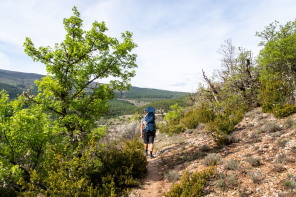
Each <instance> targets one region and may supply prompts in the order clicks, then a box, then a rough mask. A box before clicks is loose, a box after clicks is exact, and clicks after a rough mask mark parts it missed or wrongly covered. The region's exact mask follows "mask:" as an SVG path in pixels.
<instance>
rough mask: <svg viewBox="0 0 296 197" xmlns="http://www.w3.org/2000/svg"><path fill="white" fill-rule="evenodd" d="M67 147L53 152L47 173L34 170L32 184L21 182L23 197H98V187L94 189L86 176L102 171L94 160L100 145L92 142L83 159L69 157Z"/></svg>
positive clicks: (54, 149) (46, 169)
mask: <svg viewBox="0 0 296 197" xmlns="http://www.w3.org/2000/svg"><path fill="white" fill-rule="evenodd" d="M68 148H69V146H66V147H65V149H64V150H63V151H62V152H59V150H57V148H56V147H52V148H51V150H50V155H51V157H50V158H49V159H48V160H47V161H46V162H44V171H45V172H46V175H43V173H42V171H41V172H39V171H37V170H32V171H31V172H30V181H29V182H26V181H25V180H24V179H21V180H20V181H19V183H20V184H21V185H22V189H23V190H24V191H23V192H20V194H19V195H20V196H38V195H42V196H98V195H99V194H100V193H99V189H98V187H93V185H92V184H91V181H90V178H89V177H87V176H86V174H87V172H88V170H89V169H90V168H91V167H92V166H96V167H99V164H98V163H97V159H96V158H95V159H91V158H92V157H93V153H94V151H95V148H96V144H95V143H94V142H93V141H91V142H90V149H84V151H83V152H82V154H81V155H74V156H73V157H69V156H68V154H67V152H68V151H67V149H68Z"/></svg>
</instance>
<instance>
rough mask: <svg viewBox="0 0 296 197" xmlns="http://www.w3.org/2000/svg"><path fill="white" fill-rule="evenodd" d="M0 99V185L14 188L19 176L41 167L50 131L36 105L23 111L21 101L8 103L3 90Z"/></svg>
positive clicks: (45, 116) (43, 115) (20, 99)
mask: <svg viewBox="0 0 296 197" xmlns="http://www.w3.org/2000/svg"><path fill="white" fill-rule="evenodd" d="M0 96H1V98H0V136H1V138H0V164H1V165H0V183H1V186H3V185H7V187H11V186H12V187H17V186H16V182H17V181H18V179H19V178H20V177H22V176H23V177H25V178H26V176H27V175H28V174H29V171H30V169H38V168H40V167H41V166H42V163H43V161H44V160H45V155H46V148H47V146H48V143H49V142H50V140H51V139H52V136H53V135H52V132H53V129H52V128H51V127H50V123H51V121H50V120H49V119H48V116H47V115H46V114H45V113H43V111H42V109H41V108H40V107H39V106H38V105H30V108H23V107H24V103H23V102H22V98H19V99H17V100H14V101H9V98H8V95H7V94H6V93H5V92H4V91H2V92H0Z"/></svg>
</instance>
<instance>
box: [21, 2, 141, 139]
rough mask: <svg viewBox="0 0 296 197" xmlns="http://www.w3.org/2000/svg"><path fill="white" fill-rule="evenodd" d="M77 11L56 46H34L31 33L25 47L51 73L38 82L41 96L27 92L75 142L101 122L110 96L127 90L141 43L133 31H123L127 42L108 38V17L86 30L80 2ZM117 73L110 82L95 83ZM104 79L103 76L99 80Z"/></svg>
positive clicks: (67, 21) (66, 22) (66, 25)
mask: <svg viewBox="0 0 296 197" xmlns="http://www.w3.org/2000/svg"><path fill="white" fill-rule="evenodd" d="M73 13H74V15H73V16H71V17H70V18H68V19H64V27H65V30H66V32H67V34H66V38H65V40H64V41H63V42H61V43H60V44H55V47H54V48H53V49H52V48H51V47H49V46H48V47H39V48H38V49H37V48H35V46H34V44H33V42H32V41H31V39H30V38H26V41H25V43H24V47H25V52H26V53H27V54H28V55H29V56H30V57H32V59H33V60H34V61H38V62H41V63H43V64H45V65H46V70H47V73H48V74H47V76H46V77H44V78H43V79H42V80H41V81H36V84H37V86H38V89H39V94H38V95H37V96H31V95H29V93H25V94H24V95H25V97H26V98H27V99H28V100H29V101H31V102H33V103H36V104H38V105H40V106H42V107H43V109H46V110H48V111H49V112H50V113H51V114H52V115H53V116H55V117H57V118H56V121H55V124H56V125H57V126H58V127H61V128H64V129H63V130H62V133H64V134H65V135H67V136H68V137H69V140H70V142H71V143H72V144H74V145H75V144H76V145H77V143H78V142H80V141H82V140H83V139H85V137H86V136H87V135H88V134H89V133H90V132H91V130H92V129H93V128H95V127H96V124H95V121H96V120H98V119H99V118H100V117H101V116H103V115H104V113H105V112H106V111H107V108H108V105H107V101H108V100H110V99H112V98H114V91H115V90H119V91H122V90H127V89H128V88H129V87H130V83H129V82H130V78H131V77H133V76H134V75H135V71H134V70H133V69H134V68H135V67H137V65H136V64H135V61H136V54H132V53H131V50H132V49H134V48H135V47H137V45H136V44H135V43H134V42H133V41H132V33H130V32H128V31H127V32H125V33H122V39H123V41H122V42H119V41H118V40H117V39H116V38H112V37H108V36H107V35H106V34H105V32H106V31H107V27H106V26H105V23H104V22H101V23H99V22H97V21H95V22H94V23H93V24H92V28H91V30H89V31H84V30H83V29H82V22H83V21H82V19H81V18H80V14H79V12H78V11H77V9H76V7H74V8H73ZM108 77H112V78H114V80H111V81H110V83H109V84H102V83H95V82H96V81H97V80H100V79H103V78H108ZM98 82H100V81H98Z"/></svg>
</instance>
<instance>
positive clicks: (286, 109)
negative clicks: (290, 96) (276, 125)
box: [272, 103, 296, 118]
mask: <svg viewBox="0 0 296 197" xmlns="http://www.w3.org/2000/svg"><path fill="white" fill-rule="evenodd" d="M272 111H273V113H274V115H275V117H277V118H283V117H288V116H290V115H291V114H293V113H295V112H296V108H295V104H294V103H293V104H289V103H286V104H284V105H275V106H274V108H273V110H272Z"/></svg>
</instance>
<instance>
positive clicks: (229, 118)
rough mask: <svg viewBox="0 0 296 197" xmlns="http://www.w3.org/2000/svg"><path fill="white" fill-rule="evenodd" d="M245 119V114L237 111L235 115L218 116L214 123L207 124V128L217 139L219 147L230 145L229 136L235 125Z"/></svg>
mask: <svg viewBox="0 0 296 197" xmlns="http://www.w3.org/2000/svg"><path fill="white" fill-rule="evenodd" d="M242 118H243V112H240V111H236V112H234V114H227V113H226V114H223V115H218V116H217V117H216V118H215V119H214V121H211V122H209V123H207V124H206V128H207V129H208V130H209V131H210V132H211V134H212V135H213V136H214V137H215V140H216V143H217V144H218V145H223V144H228V143H230V142H229V139H228V138H227V135H229V134H231V133H232V131H233V129H234V127H235V125H237V124H238V123H239V122H240V121H241V120H242Z"/></svg>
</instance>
